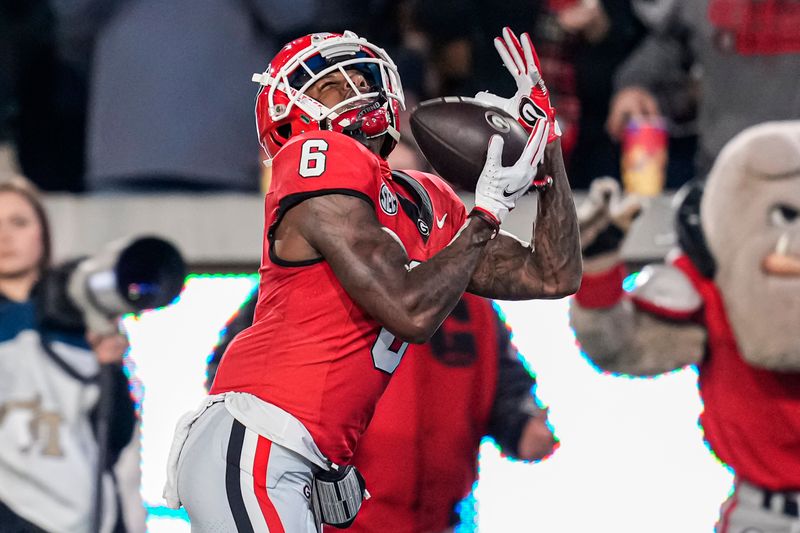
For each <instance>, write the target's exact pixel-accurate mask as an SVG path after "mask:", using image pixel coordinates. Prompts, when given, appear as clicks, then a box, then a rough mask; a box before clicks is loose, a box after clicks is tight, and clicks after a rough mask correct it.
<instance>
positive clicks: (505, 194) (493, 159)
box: [475, 118, 550, 226]
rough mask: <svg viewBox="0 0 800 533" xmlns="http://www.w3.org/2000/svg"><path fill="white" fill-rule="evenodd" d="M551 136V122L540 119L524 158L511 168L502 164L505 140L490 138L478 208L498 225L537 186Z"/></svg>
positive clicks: (476, 196) (478, 190)
mask: <svg viewBox="0 0 800 533" xmlns="http://www.w3.org/2000/svg"><path fill="white" fill-rule="evenodd" d="M549 133H550V123H549V122H548V121H547V120H546V119H544V118H541V119H539V120H538V121H537V122H536V123H535V124H534V126H533V130H532V131H531V135H530V137H528V143H527V144H526V145H525V149H524V150H523V151H522V155H521V156H520V157H519V159H517V161H516V163H514V164H513V165H512V166H510V167H504V166H503V164H502V161H501V158H502V155H503V138H502V137H500V136H499V135H494V136H492V138H491V139H490V141H489V149H488V151H487V153H486V163H485V164H484V166H483V171H481V175H480V177H479V178H478V183H477V185H476V186H475V209H477V210H480V211H482V212H483V213H485V214H486V215H488V216H490V218H491V219H492V220H493V221H494V222H495V223H496V225H497V226H499V225H500V223H501V222H502V221H503V219H504V218H505V217H506V215H507V214H508V213H509V211H511V210H512V209H514V206H515V205H516V202H517V200H518V199H519V198H520V197H521V196H522V195H523V194H525V193H526V192H528V189H530V187H531V185H532V184H533V179H534V178H535V177H536V172H537V170H538V167H539V164H540V163H541V162H542V158H543V157H544V151H545V147H546V146H547V138H548V135H549Z"/></svg>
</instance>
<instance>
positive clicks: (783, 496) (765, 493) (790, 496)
mask: <svg viewBox="0 0 800 533" xmlns="http://www.w3.org/2000/svg"><path fill="white" fill-rule="evenodd" d="M761 498H762V499H761V506H762V507H763V508H764V509H769V510H772V500H773V498H780V500H781V501H782V502H783V508H782V509H779V510H780V511H781V512H782V513H783V514H785V515H788V516H793V517H795V518H798V517H800V509H798V505H797V500H798V499H800V495H798V494H797V493H796V492H774V491H771V490H766V489H764V490H762V491H761Z"/></svg>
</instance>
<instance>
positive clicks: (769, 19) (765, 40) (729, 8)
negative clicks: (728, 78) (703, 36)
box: [708, 0, 800, 55]
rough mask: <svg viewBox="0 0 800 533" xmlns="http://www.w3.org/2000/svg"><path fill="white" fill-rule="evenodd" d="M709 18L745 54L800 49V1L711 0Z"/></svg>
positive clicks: (720, 37) (788, 52) (791, 51)
mask: <svg viewBox="0 0 800 533" xmlns="http://www.w3.org/2000/svg"><path fill="white" fill-rule="evenodd" d="M708 18H709V20H710V21H711V24H712V25H713V26H714V27H715V28H716V30H717V32H719V33H720V35H719V37H718V40H719V41H720V42H726V41H728V40H732V41H733V43H732V44H733V49H734V50H735V51H736V52H737V53H739V54H742V55H779V54H794V53H798V52H800V2H797V1H796V0H711V2H710V3H709V6H708Z"/></svg>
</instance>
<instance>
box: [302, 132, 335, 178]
mask: <svg viewBox="0 0 800 533" xmlns="http://www.w3.org/2000/svg"><path fill="white" fill-rule="evenodd" d="M327 150H328V141H325V140H323V139H309V140H307V141H306V142H304V143H303V146H302V148H301V149H300V169H299V170H298V173H299V174H300V175H301V176H303V177H304V178H316V177H317V176H321V175H322V173H323V172H325V151H327Z"/></svg>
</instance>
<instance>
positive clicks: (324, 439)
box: [211, 131, 467, 463]
mask: <svg viewBox="0 0 800 533" xmlns="http://www.w3.org/2000/svg"><path fill="white" fill-rule="evenodd" d="M272 168H273V176H272V184H271V188H270V191H269V193H268V194H267V198H266V213H265V228H266V231H265V235H264V251H263V256H262V261H261V268H260V270H259V273H260V276H261V280H260V285H259V296H258V304H257V306H256V312H255V318H254V320H253V325H252V326H251V327H250V328H248V329H246V330H244V331H243V332H242V333H240V334H239V335H238V336H237V337H236V338H235V339H234V340H233V342H231V344H230V346H229V347H228V349H227V351H226V352H225V355H224V357H223V358H222V361H221V363H220V366H219V369H218V371H217V375H216V378H215V379H214V385H213V387H212V389H211V393H212V394H217V393H222V392H228V391H239V392H246V393H250V394H253V395H254V396H257V397H258V398H260V399H262V400H264V401H266V402H269V403H271V404H273V405H276V406H278V407H280V408H281V409H283V410H285V411H287V412H289V413H290V414H291V415H293V416H294V417H295V418H297V419H298V420H299V421H300V422H302V423H303V425H304V426H305V427H306V428H307V429H308V430H309V432H310V433H311V435H312V436H313V438H314V441H315V443H316V445H317V446H318V447H319V449H320V451H322V453H323V454H325V455H326V457H327V458H328V459H329V460H331V461H334V462H336V463H347V462H348V461H349V459H350V457H351V456H352V454H353V451H354V449H355V444H356V441H357V439H358V437H359V436H360V435H361V433H363V432H364V429H365V428H366V427H367V424H368V423H369V421H370V419H371V418H372V414H373V412H374V409H375V405H376V403H377V401H378V399H379V398H380V396H381V394H382V393H383V391H384V389H385V388H386V385H387V384H388V381H389V377H390V376H391V374H392V373H393V372H394V370H395V368H396V367H397V365H398V364H399V362H400V359H401V358H402V357H403V354H404V353H405V351H406V348H407V344H406V343H403V342H400V341H399V340H397V339H395V338H394V336H393V335H392V334H391V333H390V332H389V331H387V330H386V329H384V328H382V327H381V324H379V323H378V322H377V321H376V320H374V319H373V318H372V317H371V316H369V315H368V314H367V313H365V312H364V311H363V310H362V309H361V308H359V306H358V305H357V304H356V303H355V301H353V299H351V298H350V296H349V295H348V294H347V292H345V290H344V288H343V287H342V286H341V284H340V283H339V281H338V280H337V278H336V276H335V275H334V273H333V270H332V269H331V267H330V266H329V265H328V263H327V262H325V261H324V260H323V259H317V260H310V261H303V262H288V261H284V260H282V259H281V258H279V257H278V256H277V255H276V254H275V252H274V249H273V237H274V231H275V229H276V228H277V226H278V224H279V223H280V221H281V219H282V217H283V216H284V215H285V214H286V212H287V211H288V210H289V209H291V208H292V207H294V206H296V205H298V204H299V203H300V202H302V201H304V200H306V199H309V198H313V197H316V196H322V195H326V194H344V195H350V196H355V197H357V198H361V199H363V200H364V201H365V202H367V203H369V204H370V205H372V206H373V207H374V209H375V215H376V217H377V218H378V221H379V223H380V224H381V225H382V226H384V227H385V228H386V229H387V230H388V231H389V232H390V233H391V234H393V235H394V236H396V237H397V238H398V239H399V240H400V241H401V242H402V244H403V246H404V247H405V250H406V252H407V254H408V257H409V258H410V259H411V260H412V261H418V262H423V261H425V260H427V259H429V258H430V257H432V256H433V255H434V254H436V253H437V252H439V251H440V250H441V249H443V248H444V247H445V246H447V244H448V243H449V242H450V241H451V240H452V239H453V238H454V237H455V235H456V233H457V232H458V230H459V229H460V228H461V226H462V225H463V224H464V221H465V220H466V216H467V213H466V209H465V208H464V205H463V203H462V202H461V200H460V199H459V198H458V196H457V195H456V194H455V193H454V192H453V191H452V189H450V187H449V186H448V185H447V184H445V183H444V182H443V181H442V180H441V179H439V178H437V177H435V176H432V175H430V174H425V173H422V172H414V171H408V172H392V171H391V170H390V169H389V167H388V165H387V164H386V162H385V161H384V160H383V159H381V158H379V157H378V156H376V155H374V154H373V153H372V152H370V151H369V150H368V149H367V148H366V147H364V146H363V145H362V144H360V143H359V142H357V141H355V140H353V139H351V138H350V137H347V136H345V135H343V134H340V133H335V132H329V131H314V132H309V133H306V134H303V135H299V136H297V137H294V138H292V140H291V141H290V142H288V143H287V144H286V145H285V146H284V147H283V148H282V149H281V150H280V152H278V154H277V155H276V156H275V159H274V160H273V167H272Z"/></svg>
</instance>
